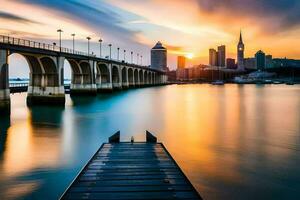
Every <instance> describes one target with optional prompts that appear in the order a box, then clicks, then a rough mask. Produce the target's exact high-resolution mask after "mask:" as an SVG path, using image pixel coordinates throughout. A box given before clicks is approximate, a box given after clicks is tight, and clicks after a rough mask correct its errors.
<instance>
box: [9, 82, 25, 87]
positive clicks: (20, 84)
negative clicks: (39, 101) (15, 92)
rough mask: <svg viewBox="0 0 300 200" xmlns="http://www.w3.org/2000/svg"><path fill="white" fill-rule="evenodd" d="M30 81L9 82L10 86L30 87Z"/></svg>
mask: <svg viewBox="0 0 300 200" xmlns="http://www.w3.org/2000/svg"><path fill="white" fill-rule="evenodd" d="M28 85H29V83H9V87H10V88H16V87H28Z"/></svg>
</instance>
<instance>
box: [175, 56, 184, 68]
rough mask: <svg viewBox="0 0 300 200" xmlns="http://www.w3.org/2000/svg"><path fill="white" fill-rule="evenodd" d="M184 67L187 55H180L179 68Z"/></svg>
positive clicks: (178, 59)
mask: <svg viewBox="0 0 300 200" xmlns="http://www.w3.org/2000/svg"><path fill="white" fill-rule="evenodd" d="M184 68H185V56H178V57H177V69H184Z"/></svg>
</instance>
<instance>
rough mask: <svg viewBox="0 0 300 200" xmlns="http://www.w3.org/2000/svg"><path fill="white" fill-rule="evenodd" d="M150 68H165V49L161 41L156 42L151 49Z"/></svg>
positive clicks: (164, 69)
mask: <svg viewBox="0 0 300 200" xmlns="http://www.w3.org/2000/svg"><path fill="white" fill-rule="evenodd" d="M151 68H153V69H157V70H163V71H166V70H167V49H166V48H165V47H164V46H163V45H162V43H161V42H157V43H156V45H155V46H154V47H153V48H152V49H151Z"/></svg>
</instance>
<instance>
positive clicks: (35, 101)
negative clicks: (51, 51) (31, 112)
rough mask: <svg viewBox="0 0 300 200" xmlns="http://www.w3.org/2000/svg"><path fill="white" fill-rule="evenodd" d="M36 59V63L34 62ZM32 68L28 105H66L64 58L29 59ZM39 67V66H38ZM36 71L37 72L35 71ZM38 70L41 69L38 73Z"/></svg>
mask: <svg viewBox="0 0 300 200" xmlns="http://www.w3.org/2000/svg"><path fill="white" fill-rule="evenodd" d="M33 59H36V61H33ZM27 60H28V61H29V62H28V63H29V65H30V68H31V70H32V71H31V73H30V83H29V86H28V91H27V105H29V106H31V105H61V106H64V105H65V89H64V84H63V81H64V77H63V65H64V58H62V57H41V58H38V57H35V58H32V57H27ZM38 65H39V66H38ZM34 69H35V70H34ZM36 69H39V70H38V71H39V72H37V71H36Z"/></svg>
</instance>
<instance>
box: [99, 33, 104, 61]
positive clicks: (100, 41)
mask: <svg viewBox="0 0 300 200" xmlns="http://www.w3.org/2000/svg"><path fill="white" fill-rule="evenodd" d="M102 42H103V40H102V39H101V38H100V40H99V43H100V49H99V50H100V58H101V57H102Z"/></svg>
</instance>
